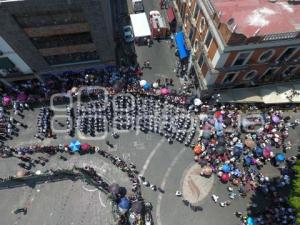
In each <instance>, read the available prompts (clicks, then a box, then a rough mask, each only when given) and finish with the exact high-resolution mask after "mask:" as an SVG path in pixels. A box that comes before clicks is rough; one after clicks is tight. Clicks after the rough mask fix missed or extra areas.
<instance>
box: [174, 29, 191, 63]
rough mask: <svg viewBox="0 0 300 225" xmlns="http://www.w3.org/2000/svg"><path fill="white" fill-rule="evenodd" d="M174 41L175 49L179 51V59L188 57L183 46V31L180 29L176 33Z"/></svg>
mask: <svg viewBox="0 0 300 225" xmlns="http://www.w3.org/2000/svg"><path fill="white" fill-rule="evenodd" d="M175 41H176V45H177V49H178V52H179V58H180V59H185V58H187V57H188V51H187V49H186V47H185V41H184V33H183V32H182V31H181V32H178V33H176V36H175Z"/></svg>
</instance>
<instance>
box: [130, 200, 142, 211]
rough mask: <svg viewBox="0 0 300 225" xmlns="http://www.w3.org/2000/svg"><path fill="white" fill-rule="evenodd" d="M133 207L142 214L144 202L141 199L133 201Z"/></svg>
mask: <svg viewBox="0 0 300 225" xmlns="http://www.w3.org/2000/svg"><path fill="white" fill-rule="evenodd" d="M131 209H132V211H133V212H135V213H136V214H141V213H142V210H143V204H142V202H140V201H136V202H133V203H132V206H131Z"/></svg>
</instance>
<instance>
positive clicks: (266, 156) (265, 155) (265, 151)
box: [263, 147, 271, 158]
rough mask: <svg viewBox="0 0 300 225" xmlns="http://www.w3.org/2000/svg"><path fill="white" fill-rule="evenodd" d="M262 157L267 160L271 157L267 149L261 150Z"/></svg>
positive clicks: (269, 150)
mask: <svg viewBox="0 0 300 225" xmlns="http://www.w3.org/2000/svg"><path fill="white" fill-rule="evenodd" d="M263 156H264V157H265V158H269V157H270V156H271V149H270V148H269V147H265V148H264V150H263Z"/></svg>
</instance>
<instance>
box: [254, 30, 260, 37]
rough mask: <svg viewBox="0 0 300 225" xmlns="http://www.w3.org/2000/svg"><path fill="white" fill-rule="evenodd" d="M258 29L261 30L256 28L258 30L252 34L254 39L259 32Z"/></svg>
mask: <svg viewBox="0 0 300 225" xmlns="http://www.w3.org/2000/svg"><path fill="white" fill-rule="evenodd" d="M260 29H261V28H258V29H257V30H256V31H255V32H254V34H253V37H255V36H256V35H258V33H259V32H260Z"/></svg>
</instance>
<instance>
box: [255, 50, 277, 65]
mask: <svg viewBox="0 0 300 225" xmlns="http://www.w3.org/2000/svg"><path fill="white" fill-rule="evenodd" d="M274 53H275V50H274V49H270V50H267V51H265V52H263V53H262V54H261V55H260V57H259V59H258V61H259V62H261V63H262V62H267V61H269V60H270V59H271V58H272V56H273V55H274Z"/></svg>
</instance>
